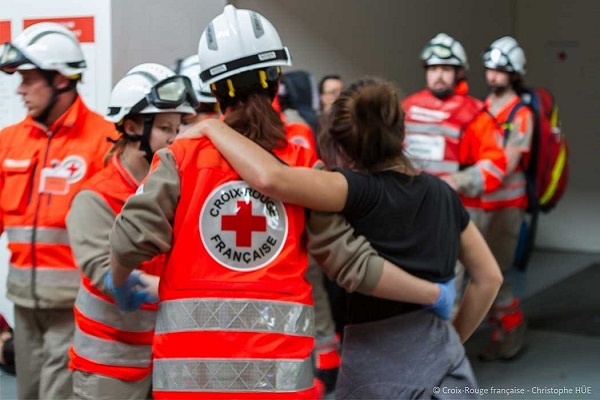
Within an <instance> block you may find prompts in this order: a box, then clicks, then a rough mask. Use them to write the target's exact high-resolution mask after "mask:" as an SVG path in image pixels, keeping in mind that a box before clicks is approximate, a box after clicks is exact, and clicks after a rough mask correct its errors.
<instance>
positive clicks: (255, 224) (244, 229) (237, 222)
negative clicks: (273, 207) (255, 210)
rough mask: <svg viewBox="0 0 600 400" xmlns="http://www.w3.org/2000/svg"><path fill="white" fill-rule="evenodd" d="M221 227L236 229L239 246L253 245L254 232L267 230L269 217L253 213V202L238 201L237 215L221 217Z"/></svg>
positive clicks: (236, 239) (226, 229)
mask: <svg viewBox="0 0 600 400" xmlns="http://www.w3.org/2000/svg"><path fill="white" fill-rule="evenodd" d="M221 229H222V230H224V231H235V245H236V246H238V247H250V246H252V232H266V231H267V218H266V217H264V216H262V215H252V202H249V203H246V202H245V201H238V202H237V213H236V214H235V215H223V216H222V217H221Z"/></svg>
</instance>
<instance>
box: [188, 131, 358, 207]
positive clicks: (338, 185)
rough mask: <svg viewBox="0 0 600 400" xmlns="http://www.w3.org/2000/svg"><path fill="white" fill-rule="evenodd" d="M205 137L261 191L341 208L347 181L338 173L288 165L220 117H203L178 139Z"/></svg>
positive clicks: (295, 201)
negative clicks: (203, 118)
mask: <svg viewBox="0 0 600 400" xmlns="http://www.w3.org/2000/svg"><path fill="white" fill-rule="evenodd" d="M202 135H204V136H206V137H207V138H208V139H210V141H211V142H212V143H213V144H214V145H215V147H216V148H217V149H218V150H219V152H220V153H221V154H222V155H223V157H225V159H226V160H227V161H228V162H229V163H230V164H231V166H232V167H233V168H234V169H235V170H236V171H237V172H238V173H239V174H240V176H241V177H242V179H244V181H246V182H247V183H248V184H249V185H250V186H252V187H253V188H255V189H257V190H258V191H260V192H261V193H263V194H265V195H267V196H270V197H273V198H275V199H278V200H281V201H283V202H285V203H291V204H296V205H300V206H304V207H307V208H310V209H313V210H319V211H341V210H342V209H343V208H344V205H345V204H346V197H347V194H348V182H347V181H346V178H345V177H344V176H343V175H342V174H340V173H337V172H330V171H320V170H316V169H312V168H303V167H293V168H292V167H289V166H287V165H285V164H282V163H281V162H280V161H279V160H277V159H276V158H275V157H273V155H272V154H270V153H269V152H267V151H266V150H265V149H263V148H262V147H260V146H259V145H257V144H256V143H254V142H253V141H251V140H250V139H248V138H246V137H245V136H243V135H241V134H239V133H238V132H236V131H235V130H233V129H231V128H230V127H229V126H228V125H227V124H225V123H224V122H222V121H220V120H217V119H210V120H204V121H202V122H200V123H198V124H196V125H194V126H192V127H190V128H189V129H188V130H186V131H185V132H184V133H183V134H181V135H178V138H193V137H199V136H202Z"/></svg>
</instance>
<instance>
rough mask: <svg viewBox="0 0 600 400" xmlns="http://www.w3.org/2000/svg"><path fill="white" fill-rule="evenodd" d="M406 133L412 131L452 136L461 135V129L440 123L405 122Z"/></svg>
mask: <svg viewBox="0 0 600 400" xmlns="http://www.w3.org/2000/svg"><path fill="white" fill-rule="evenodd" d="M404 127H405V131H406V134H410V133H426V134H428V135H442V136H448V137H451V138H458V137H460V129H454V128H450V127H448V126H444V125H440V124H420V123H414V122H407V123H406V124H404Z"/></svg>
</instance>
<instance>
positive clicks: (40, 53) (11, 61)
mask: <svg viewBox="0 0 600 400" xmlns="http://www.w3.org/2000/svg"><path fill="white" fill-rule="evenodd" d="M85 68H86V64H85V58H84V57H83V52H82V51H81V46H80V44H79V41H78V40H77V38H76V37H75V35H74V34H73V33H72V32H71V31H70V30H69V29H67V28H65V27H64V26H63V25H61V24H57V23H54V22H41V23H38V24H34V25H31V26H30V27H28V28H27V29H25V30H24V31H23V32H21V33H20V34H19V35H18V36H17V37H16V38H15V40H14V41H13V42H11V43H6V44H5V45H4V49H3V52H2V56H0V70H2V71H3V72H5V73H7V74H13V73H14V72H15V71H18V70H28V69H41V70H45V71H56V72H58V73H60V74H61V75H64V76H66V77H67V78H72V79H75V78H78V77H79V76H80V74H81V73H82V72H83V71H84V70H85Z"/></svg>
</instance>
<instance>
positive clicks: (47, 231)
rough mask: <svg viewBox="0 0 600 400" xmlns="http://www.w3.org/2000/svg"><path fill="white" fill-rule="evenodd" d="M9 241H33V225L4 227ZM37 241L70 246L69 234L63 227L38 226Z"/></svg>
mask: <svg viewBox="0 0 600 400" xmlns="http://www.w3.org/2000/svg"><path fill="white" fill-rule="evenodd" d="M4 231H5V232H6V237H7V239H8V241H9V242H14V243H31V241H32V239H33V227H32V226H9V227H6V228H4ZM35 242H36V243H40V244H64V245H67V246H69V244H70V242H69V235H68V234H67V230H66V229H63V228H39V227H38V228H37V229H36V233H35Z"/></svg>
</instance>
